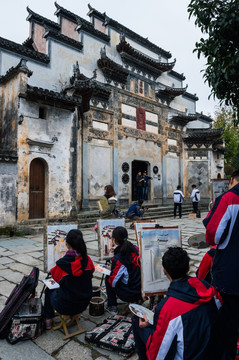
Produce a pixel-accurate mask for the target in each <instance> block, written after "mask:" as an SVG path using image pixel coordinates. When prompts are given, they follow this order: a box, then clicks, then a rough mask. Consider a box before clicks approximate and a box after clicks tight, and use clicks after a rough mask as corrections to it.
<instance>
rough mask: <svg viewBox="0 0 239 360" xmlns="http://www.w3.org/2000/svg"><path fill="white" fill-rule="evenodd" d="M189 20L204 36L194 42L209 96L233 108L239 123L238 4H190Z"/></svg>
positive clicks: (196, 0)
mask: <svg viewBox="0 0 239 360" xmlns="http://www.w3.org/2000/svg"><path fill="white" fill-rule="evenodd" d="M188 12H189V18H191V17H192V16H195V18H196V19H195V24H196V25H197V26H198V27H199V28H200V29H201V31H202V33H203V34H205V35H207V36H206V38H201V39H200V41H199V42H196V44H195V46H196V48H195V49H194V52H197V55H198V58H200V57H201V55H204V56H205V58H206V61H207V63H206V69H205V70H204V75H203V76H204V79H205V81H206V82H208V84H209V86H210V87H211V95H213V96H214V97H217V98H218V99H219V100H220V102H221V104H223V103H225V104H226V105H230V106H232V108H233V113H234V114H233V116H234V125H236V124H238V121H239V120H238V119H239V86H238V84H239V0H191V1H190V3H189V5H188Z"/></svg>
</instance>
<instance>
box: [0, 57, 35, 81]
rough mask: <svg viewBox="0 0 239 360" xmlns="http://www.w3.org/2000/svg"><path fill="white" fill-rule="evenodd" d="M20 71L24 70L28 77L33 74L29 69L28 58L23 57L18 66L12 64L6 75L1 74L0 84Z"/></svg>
mask: <svg viewBox="0 0 239 360" xmlns="http://www.w3.org/2000/svg"><path fill="white" fill-rule="evenodd" d="M19 72H24V73H25V74H27V76H28V77H30V76H32V74H33V72H32V71H31V70H29V69H28V67H27V60H26V59H21V60H20V62H19V63H18V64H17V66H12V67H11V68H10V69H9V70H8V71H7V72H6V74H5V75H3V76H0V84H5V83H6V82H8V81H9V80H10V79H12V78H13V77H14V76H15V75H17V74H19Z"/></svg>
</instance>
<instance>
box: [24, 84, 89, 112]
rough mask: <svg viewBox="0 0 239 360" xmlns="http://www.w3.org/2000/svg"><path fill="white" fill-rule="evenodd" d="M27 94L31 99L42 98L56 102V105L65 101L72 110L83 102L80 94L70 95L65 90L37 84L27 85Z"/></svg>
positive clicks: (44, 100)
mask: <svg viewBox="0 0 239 360" xmlns="http://www.w3.org/2000/svg"><path fill="white" fill-rule="evenodd" d="M26 94H27V96H28V97H29V99H36V100H37V101H39V100H41V101H43V102H45V103H47V104H52V103H54V105H56V104H57V103H64V104H65V105H66V108H69V109H70V110H74V107H75V106H79V105H81V103H82V100H81V98H80V97H78V96H69V95H67V94H66V93H64V92H63V91H61V92H57V91H53V90H49V89H43V88H41V87H37V86H30V85H27V91H26Z"/></svg>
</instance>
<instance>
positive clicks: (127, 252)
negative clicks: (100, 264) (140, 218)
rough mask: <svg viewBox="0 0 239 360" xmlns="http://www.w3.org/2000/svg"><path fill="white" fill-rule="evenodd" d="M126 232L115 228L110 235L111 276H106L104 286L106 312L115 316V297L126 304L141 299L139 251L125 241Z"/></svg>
mask: <svg viewBox="0 0 239 360" xmlns="http://www.w3.org/2000/svg"><path fill="white" fill-rule="evenodd" d="M127 238H128V232H127V230H126V229H125V228H124V227H123V226H117V227H116V228H115V229H114V230H113V233H112V240H113V243H114V244H115V245H116V247H115V248H114V250H113V251H114V257H113V258H112V260H111V274H110V276H106V279H105V285H106V291H107V296H108V303H107V305H106V306H105V308H106V310H107V311H108V312H109V313H111V314H117V313H118V309H117V297H118V298H119V299H121V300H123V301H126V302H136V301H138V300H139V299H141V273H140V264H139V251H138V248H137V247H136V246H134V245H133V244H132V243H131V242H130V241H128V240H127Z"/></svg>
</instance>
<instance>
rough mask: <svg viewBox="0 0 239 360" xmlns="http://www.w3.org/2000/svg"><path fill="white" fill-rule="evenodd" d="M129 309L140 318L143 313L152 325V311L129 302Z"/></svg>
mask: <svg viewBox="0 0 239 360" xmlns="http://www.w3.org/2000/svg"><path fill="white" fill-rule="evenodd" d="M129 308H130V310H131V311H132V313H133V314H134V315H136V316H138V317H140V318H142V319H143V317H144V315H145V316H146V318H147V319H148V321H149V323H150V324H151V325H153V323H154V312H153V311H151V310H149V309H147V308H146V307H144V306H142V305H138V304H130V305H129Z"/></svg>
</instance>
